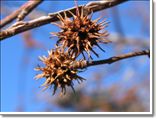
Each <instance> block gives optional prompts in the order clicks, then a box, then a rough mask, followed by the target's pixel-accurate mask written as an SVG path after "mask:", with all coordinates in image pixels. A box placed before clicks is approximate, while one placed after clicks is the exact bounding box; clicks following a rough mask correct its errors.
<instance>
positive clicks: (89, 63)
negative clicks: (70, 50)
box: [71, 50, 150, 69]
mask: <svg viewBox="0 0 157 119" xmlns="http://www.w3.org/2000/svg"><path fill="white" fill-rule="evenodd" d="M142 55H147V56H148V57H149V56H150V50H143V51H138V52H131V53H128V54H123V55H118V56H114V57H111V58H108V59H104V60H98V61H82V62H81V63H74V64H73V66H72V67H71V68H72V69H84V68H87V67H90V66H95V65H102V64H112V63H114V62H117V61H119V60H123V59H127V58H131V57H136V56H142Z"/></svg>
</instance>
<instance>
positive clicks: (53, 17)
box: [0, 0, 127, 40]
mask: <svg viewBox="0 0 157 119" xmlns="http://www.w3.org/2000/svg"><path fill="white" fill-rule="evenodd" d="M125 1H127V0H106V1H105V0H104V1H93V2H89V3H88V4H87V5H81V6H79V10H80V9H81V8H82V7H83V6H85V7H84V12H85V14H90V13H91V11H93V12H96V11H100V10H103V9H107V8H110V7H112V6H115V5H118V4H120V3H122V2H125ZM69 11H71V12H73V13H74V14H75V11H76V8H75V7H74V8H70V9H66V10H61V11H59V12H55V13H51V14H48V16H43V17H40V18H37V19H34V20H31V21H28V22H20V24H19V23H16V24H14V25H13V26H12V27H10V28H8V29H6V30H4V31H1V32H0V40H3V39H5V38H9V37H11V36H14V35H16V34H19V33H22V32H24V31H27V30H30V29H33V28H36V27H40V26H42V25H45V24H48V23H51V22H55V21H58V20H59V19H58V17H57V15H58V14H61V15H62V16H63V17H64V12H65V13H66V14H67V17H72V15H71V14H70V13H69Z"/></svg>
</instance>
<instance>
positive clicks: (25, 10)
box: [0, 0, 43, 28]
mask: <svg viewBox="0 0 157 119" xmlns="http://www.w3.org/2000/svg"><path fill="white" fill-rule="evenodd" d="M42 1H43V0H29V1H28V2H27V3H25V4H24V5H22V6H21V7H20V8H19V9H17V10H16V11H15V12H13V13H12V14H10V15H9V16H7V17H5V18H4V19H2V20H1V21H0V28H3V27H4V26H5V25H7V24H8V23H10V22H12V21H13V20H14V19H16V18H17V21H20V20H23V19H24V18H25V16H26V15H28V14H29V13H30V12H31V11H32V10H33V9H34V8H36V7H37V6H38V5H39V4H40V3H41V2H42Z"/></svg>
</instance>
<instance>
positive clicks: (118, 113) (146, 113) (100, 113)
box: [0, 0, 154, 116]
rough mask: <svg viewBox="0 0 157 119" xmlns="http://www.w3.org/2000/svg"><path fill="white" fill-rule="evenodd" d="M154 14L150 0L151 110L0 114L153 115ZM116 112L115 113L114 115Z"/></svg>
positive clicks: (4, 114)
mask: <svg viewBox="0 0 157 119" xmlns="http://www.w3.org/2000/svg"><path fill="white" fill-rule="evenodd" d="M152 14H153V0H150V112H0V115H3V116H9V115H15V116H16V115H21V116H22V115H27V114H28V115H53V116H59V115H60V116H61V115H64V116H75V115H77V116H78V115H80V116H81V115H91V116H92V115H100V116H101V115H102V116H105V115H106V116H107V115H112V116H114V115H119V116H120V115H123V116H124V115H125V116H127V115H130V116H136V115H145V116H152V115H153V113H154V112H153V111H154V107H153V106H152V105H153V103H154V99H153V92H152V90H153V88H154V86H153V82H154V81H153V80H154V79H153V78H154V77H153V76H152V75H153V70H152V68H153V67H152V63H153V59H152V58H153V56H152V53H153V50H154V49H153V46H152V45H154V44H153V42H152V41H153V40H154V39H153V37H152V35H153V32H152V30H153V27H152V21H153V19H152V17H153V16H152ZM113 114H114V115H113Z"/></svg>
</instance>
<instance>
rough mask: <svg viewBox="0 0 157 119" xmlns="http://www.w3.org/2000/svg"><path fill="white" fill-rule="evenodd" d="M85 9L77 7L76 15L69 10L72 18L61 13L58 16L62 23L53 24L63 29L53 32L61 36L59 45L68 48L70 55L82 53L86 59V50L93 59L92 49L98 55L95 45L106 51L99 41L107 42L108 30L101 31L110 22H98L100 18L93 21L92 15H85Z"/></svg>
mask: <svg viewBox="0 0 157 119" xmlns="http://www.w3.org/2000/svg"><path fill="white" fill-rule="evenodd" d="M83 9H84V8H83V7H82V9H81V10H80V11H81V12H79V10H78V9H77V10H76V15H74V14H73V13H72V12H70V11H69V13H71V14H72V16H73V19H72V20H71V19H69V18H68V17H67V15H66V13H64V17H63V16H61V15H60V14H59V15H58V18H59V20H60V21H61V24H57V23H53V24H55V25H57V26H58V27H60V28H61V31H60V32H57V33H54V32H52V34H53V35H55V36H57V37H58V38H59V40H58V41H57V45H60V46H62V47H63V48H67V50H68V52H69V54H70V55H72V56H75V57H77V56H78V55H79V54H82V55H83V57H84V59H86V58H85V55H84V52H86V53H87V55H88V58H90V59H93V58H92V57H91V54H90V51H91V52H93V53H94V54H95V55H96V56H97V57H98V54H97V53H96V52H95V51H94V50H93V46H94V45H95V46H98V47H99V48H100V49H101V50H102V51H104V50H103V49H102V48H101V47H100V46H99V44H98V43H100V42H101V43H107V40H106V39H105V38H104V37H106V36H107V35H108V32H107V31H106V30H105V31H103V32H100V31H101V30H102V29H104V28H105V27H107V25H108V23H107V22H106V19H105V20H103V21H102V22H100V23H97V22H98V21H99V20H100V18H98V19H96V20H93V21H92V20H91V17H92V15H91V16H88V15H84V12H83Z"/></svg>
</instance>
